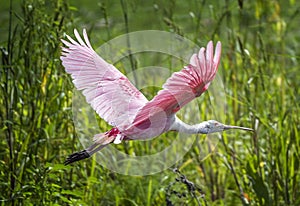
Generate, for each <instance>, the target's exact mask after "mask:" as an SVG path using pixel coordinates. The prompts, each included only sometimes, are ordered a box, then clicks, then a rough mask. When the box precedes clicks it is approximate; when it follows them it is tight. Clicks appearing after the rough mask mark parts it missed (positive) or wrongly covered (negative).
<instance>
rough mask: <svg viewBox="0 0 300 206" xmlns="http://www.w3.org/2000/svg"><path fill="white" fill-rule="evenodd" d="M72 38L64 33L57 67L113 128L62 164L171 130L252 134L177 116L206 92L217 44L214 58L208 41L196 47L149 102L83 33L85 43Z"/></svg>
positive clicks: (218, 50) (217, 55)
mask: <svg viewBox="0 0 300 206" xmlns="http://www.w3.org/2000/svg"><path fill="white" fill-rule="evenodd" d="M74 34H75V37H76V39H77V41H75V40H73V39H72V38H71V37H70V36H68V35H67V39H68V40H69V41H65V40H63V39H62V40H61V41H62V42H63V44H64V45H65V47H63V48H62V55H61V60H62V64H63V66H64V67H65V69H66V72H67V73H69V74H71V76H72V79H73V83H74V85H75V87H76V88H77V89H78V90H82V92H83V95H84V96H85V98H86V101H87V102H88V103H89V104H90V105H91V107H92V108H93V109H94V110H95V111H96V112H97V114H98V115H99V116H100V117H101V118H103V119H104V120H105V121H106V122H108V123H109V124H110V125H112V126H113V128H112V129H111V130H109V131H107V132H105V133H101V134H96V135H95V136H94V138H93V140H94V144H92V145H91V146H90V147H88V148H86V149H85V150H82V151H80V152H76V153H73V154H71V155H70V156H69V157H68V158H67V160H66V161H65V164H66V165H67V164H70V163H72V162H76V161H79V160H82V159H85V158H88V157H90V156H91V155H92V154H94V153H95V152H97V151H99V150H100V149H102V148H103V147H105V146H107V145H108V144H110V143H115V144H119V143H120V142H121V141H125V140H139V139H148V138H152V137H155V136H158V135H160V134H162V133H164V132H167V131H170V130H172V131H178V132H183V133H188V134H198V133H201V134H209V133H213V132H221V131H224V130H228V129H241V130H246V131H253V130H252V129H250V128H245V127H238V126H230V125H225V124H222V123H220V122H217V121H215V120H208V121H205V122H202V123H200V124H196V125H188V124H186V123H184V122H182V121H181V120H180V119H179V118H178V117H176V112H177V111H178V110H180V108H182V107H183V106H184V105H186V104H187V103H189V102H190V101H191V100H193V99H194V98H196V97H198V96H200V95H201V94H202V93H203V92H205V91H206V90H207V88H208V86H209V84H210V83H211V81H212V80H213V79H214V77H215V75H216V72H217V69H218V65H219V62H220V57H221V42H218V43H217V45H216V49H215V54H214V53H213V50H214V48H213V43H212V41H210V42H209V43H208V44H207V47H206V49H205V48H201V49H200V51H199V53H198V54H193V55H192V57H191V59H190V63H189V64H188V65H187V66H185V67H184V68H183V69H182V70H181V71H179V72H175V73H173V75H172V76H171V77H170V78H169V79H167V81H166V83H165V84H164V85H163V89H162V90H161V91H159V92H158V93H157V95H156V96H155V97H154V98H153V99H152V100H151V101H148V100H147V99H146V97H145V96H144V95H143V94H142V93H141V92H140V91H139V90H138V89H137V88H136V87H135V86H134V85H133V84H132V83H131V82H130V81H129V80H128V79H127V78H126V76H124V75H123V74H122V73H121V72H120V71H119V70H118V69H116V68H115V67H114V66H113V65H111V64H109V63H107V62H106V61H105V60H103V59H102V58H101V57H100V56H99V55H97V53H96V52H95V51H94V50H93V48H92V46H91V44H90V42H89V39H88V36H87V33H86V30H85V29H84V30H83V38H84V40H83V39H82V38H81V37H80V35H79V33H78V32H77V30H76V29H75V30H74Z"/></svg>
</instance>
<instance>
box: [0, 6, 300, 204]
mask: <svg viewBox="0 0 300 206" xmlns="http://www.w3.org/2000/svg"><path fill="white" fill-rule="evenodd" d="M0 10H1V13H0V22H1V30H0V37H1V38H0V46H1V48H0V49H1V67H0V68H1V69H0V75H1V76H0V78H1V82H0V138H1V141H0V148H1V149H0V157H1V158H0V168H1V170H0V191H1V193H0V204H1V205H166V204H169V205H171V204H174V205H299V204H300V198H299V194H300V180H299V178H300V173H299V149H300V148H299V147H300V137H299V127H300V126H299V125H300V119H299V114H300V110H299V102H300V95H299V94H300V91H299V88H300V75H299V57H300V54H299V53H300V50H299V44H300V27H299V22H300V16H299V15H300V14H299V12H300V4H299V2H298V1H295V0H289V1H283V0H280V1H279V0H278V1H276V0H272V1H263V0H254V1H244V0H238V1H229V0H222V1H205V0H193V1H180V0H171V1H156V0H154V1H137V0H133V1H129V0H127V1H126V0H120V1H109V0H107V1H92V0H88V1H87V0H85V1H83V0H81V1H62V0H51V1H44V0H26V1H25V0H24V1H7V2H4V1H3V2H2V3H1V8H0ZM74 28H78V30H81V29H82V28H87V29H88V33H89V35H90V39H91V43H92V45H95V48H96V46H97V45H101V44H103V43H104V42H106V41H109V40H110V39H112V38H113V37H116V36H118V35H121V34H124V33H127V32H132V31H137V30H149V29H156V30H164V31H170V32H174V33H177V34H180V35H182V36H184V37H186V38H188V39H191V40H192V41H194V42H195V43H197V44H198V45H200V46H203V45H204V44H205V43H206V42H207V41H208V40H210V39H212V40H214V41H216V40H220V41H222V45H223V54H222V60H221V65H220V69H219V72H220V73H221V76H222V80H223V82H224V84H225V88H226V93H227V96H226V101H227V107H228V108H227V111H226V123H230V124H235V125H245V126H247V125H248V126H249V127H252V128H255V130H256V133H255V134H253V135H252V134H245V133H242V132H241V133H240V132H232V133H230V134H226V133H224V134H223V135H222V137H221V141H220V144H219V145H218V150H217V151H216V152H212V153H211V154H210V155H209V156H208V157H207V158H205V159H201V158H199V151H200V150H201V145H199V144H196V145H195V146H194V147H193V148H192V149H191V151H190V152H189V153H188V154H187V155H186V156H185V157H184V159H183V160H182V161H180V162H178V163H177V165H175V166H174V167H177V168H179V170H180V172H181V173H180V172H179V171H178V172H174V171H172V170H167V171H163V172H161V173H158V174H155V175H149V176H141V177H133V176H126V175H120V174H116V173H112V172H111V171H109V170H107V169H105V168H103V167H101V166H100V165H98V164H96V162H95V160H94V159H92V158H91V159H89V160H85V161H82V162H80V163H77V164H74V165H72V166H67V167H66V166H64V165H63V164H62V162H63V161H64V159H65V157H66V156H67V155H68V154H71V153H72V152H73V151H77V150H80V149H82V148H81V145H80V142H79V141H78V139H77V138H76V132H75V130H74V125H73V122H72V112H71V106H72V101H71V100H72V89H73V85H72V82H71V81H70V77H69V76H68V75H67V74H66V73H65V71H64V68H63V67H62V66H61V62H60V60H59V56H60V52H61V49H60V46H61V43H60V39H61V38H63V37H64V34H65V33H68V34H71V33H72V31H73V29H74ZM136 58H137V57H136ZM136 58H135V59H136ZM146 61H147V60H146ZM136 62H137V64H138V61H136ZM120 69H121V70H122V69H123V68H122V65H120ZM172 69H174V71H175V70H178V69H179V68H172ZM123 70H124V69H123ZM123 70H122V71H123ZM156 91H157V90H155V88H153V91H152V90H150V91H148V93H146V95H149V96H153V94H155V92H156ZM224 101H225V100H224ZM205 106H206V104H204V105H201V106H200V108H202V107H205ZM203 115H204V116H203V118H205V119H208V118H210V117H209V116H208V115H207V116H206V114H203ZM171 135H172V134H171ZM162 143H164V142H162ZM150 144H151V143H150ZM142 146H143V143H140V142H135V143H133V144H132V147H133V149H134V150H136V151H137V152H139V151H142V150H143V149H144V148H143V147H142ZM120 149H124V147H120ZM176 178H177V179H176ZM185 178H187V179H188V180H189V181H191V182H193V183H194V184H195V185H197V186H198V189H195V188H194V189H195V190H193V189H191V188H189V187H187V186H188V185H191V184H187V183H186V182H185V181H184V179H185ZM199 188H200V189H199Z"/></svg>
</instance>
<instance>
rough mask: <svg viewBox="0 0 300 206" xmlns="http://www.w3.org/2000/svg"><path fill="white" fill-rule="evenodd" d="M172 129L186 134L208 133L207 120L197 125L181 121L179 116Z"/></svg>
mask: <svg viewBox="0 0 300 206" xmlns="http://www.w3.org/2000/svg"><path fill="white" fill-rule="evenodd" d="M170 130H175V131H178V132H180V133H186V134H207V131H206V129H205V122H202V123H200V124H195V125H189V124H186V123H184V122H183V121H181V120H180V119H179V118H177V117H176V118H175V121H174V123H173V124H172V126H171V128H170Z"/></svg>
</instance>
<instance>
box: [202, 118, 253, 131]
mask: <svg viewBox="0 0 300 206" xmlns="http://www.w3.org/2000/svg"><path fill="white" fill-rule="evenodd" d="M199 126H200V127H199V133H202V134H203V133H204V134H210V133H214V132H222V131H225V130H229V129H240V130H246V131H253V129H250V128H247V127H239V126H231V125H225V124H222V123H220V122H218V121H216V120H208V121H205V122H202V123H201V124H200V125H199Z"/></svg>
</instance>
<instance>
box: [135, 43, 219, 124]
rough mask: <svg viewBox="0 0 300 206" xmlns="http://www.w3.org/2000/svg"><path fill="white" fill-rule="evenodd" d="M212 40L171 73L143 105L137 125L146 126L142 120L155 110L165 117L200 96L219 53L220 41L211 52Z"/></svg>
mask: <svg viewBox="0 0 300 206" xmlns="http://www.w3.org/2000/svg"><path fill="white" fill-rule="evenodd" d="M213 49H214V48H213V43H212V41H210V42H209V43H208V44H207V47H206V49H205V48H203V47H202V48H201V49H200V51H199V53H198V54H194V55H193V56H192V57H191V59H190V64H189V65H187V66H185V67H184V68H183V69H182V70H181V71H179V72H175V73H173V75H172V76H171V77H170V78H169V79H168V80H167V81H166V83H165V84H164V85H163V90H161V91H159V92H158V94H157V95H156V96H155V97H154V98H153V99H152V100H151V101H149V102H148V103H146V104H145V106H144V107H142V108H141V109H140V110H139V112H138V114H137V116H136V117H135V120H134V125H136V126H137V127H145V126H146V125H143V122H145V120H146V119H148V118H149V117H153V116H155V115H156V113H157V112H162V111H163V112H164V113H165V116H166V117H168V116H170V115H172V114H175V113H176V112H177V111H178V110H180V108H182V107H183V106H184V105H186V104H187V103H189V102H190V101H192V100H193V99H194V98H196V97H198V96H200V95H201V94H202V93H203V92H204V91H206V90H207V88H208V86H209V84H210V82H211V81H212V80H213V79H214V78H215V76H216V72H217V70H218V65H219V62H220V57H221V43H220V42H218V43H217V45H216V50H215V55H214V54H213Z"/></svg>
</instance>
